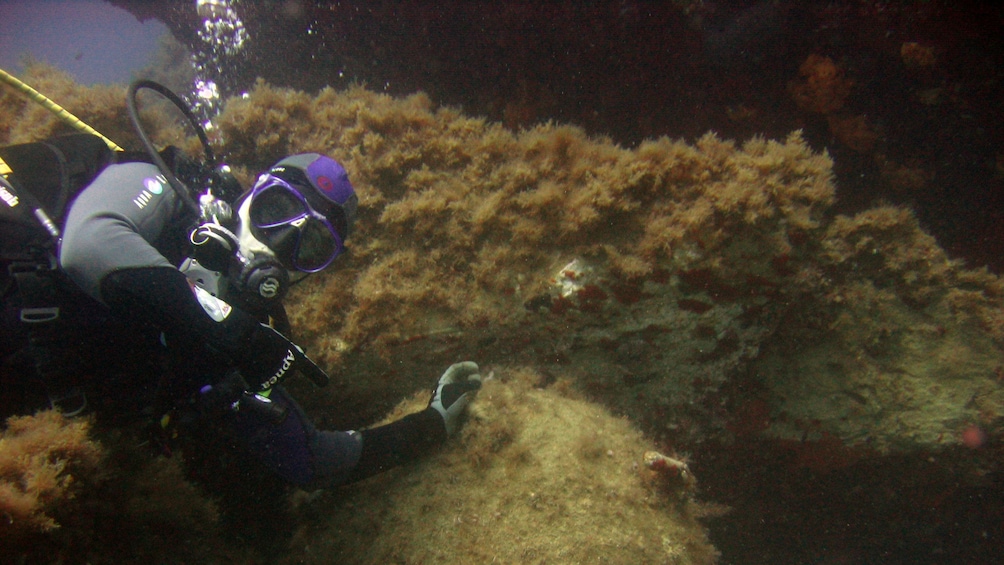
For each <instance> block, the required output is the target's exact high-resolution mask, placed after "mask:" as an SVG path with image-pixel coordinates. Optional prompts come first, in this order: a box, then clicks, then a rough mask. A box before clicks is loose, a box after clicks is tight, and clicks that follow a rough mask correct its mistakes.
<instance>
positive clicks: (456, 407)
mask: <svg viewBox="0 0 1004 565" xmlns="http://www.w3.org/2000/svg"><path fill="white" fill-rule="evenodd" d="M478 371H479V369H478V364H477V363H475V362H473V361H464V362H463V363H455V364H453V365H450V367H449V368H448V369H446V372H445V373H443V376H442V377H440V378H439V382H438V383H436V388H435V390H434V391H433V393H432V400H430V401H429V408H433V409H435V410H436V412H439V415H440V416H442V417H443V422H444V423H445V424H446V435H447V436H452V435H453V433H454V432H456V431H457V428H458V427H459V424H460V416H461V415H462V414H463V413H464V408H466V407H467V405H468V404H470V402H471V400H473V399H474V396H475V395H476V394H477V391H478V390H479V389H480V388H481V375H480V374H478Z"/></svg>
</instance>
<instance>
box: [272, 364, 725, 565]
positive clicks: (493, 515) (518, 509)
mask: <svg viewBox="0 0 1004 565" xmlns="http://www.w3.org/2000/svg"><path fill="white" fill-rule="evenodd" d="M541 378H542V377H541V376H540V375H538V374H535V373H534V372H533V371H532V370H530V369H526V368H498V369H496V370H495V372H494V377H493V378H492V379H488V380H486V381H485V384H484V387H483V389H482V390H481V391H480V392H479V394H478V397H477V399H476V400H475V401H474V403H472V405H471V409H470V416H469V421H468V423H467V425H466V426H465V427H464V428H463V431H462V435H461V437H460V438H459V441H458V442H456V443H452V444H449V445H447V446H446V447H445V448H443V450H442V451H441V452H440V453H438V454H436V455H434V456H432V457H430V458H428V459H426V460H424V461H422V462H420V463H418V464H415V465H411V466H408V467H405V468H401V469H397V470H395V471H391V472H389V473H387V474H384V475H381V476H377V477H374V478H372V479H368V480H367V481H365V482H363V483H359V484H357V485H352V486H351V487H348V488H344V489H340V490H336V491H333V492H330V493H325V494H323V495H321V496H319V497H316V498H313V499H311V500H310V501H309V502H307V503H305V508H304V513H306V514H309V515H311V516H312V518H311V519H310V520H307V521H306V523H305V524H304V526H303V527H302V529H301V531H300V532H299V534H298V538H297V539H295V540H294V542H293V544H292V546H293V547H294V548H298V549H294V550H293V551H292V552H291V553H290V554H289V555H287V556H286V558H285V560H284V561H283V563H345V564H350V563H373V564H376V563H425V562H441V563H624V564H628V563H680V564H683V563H693V564H697V563H713V562H714V561H715V557H716V552H715V550H714V548H713V547H712V546H711V545H710V544H709V543H708V540H707V538H706V531H705V529H704V526H703V525H702V524H701V523H700V522H698V521H697V517H698V516H701V515H705V514H706V513H707V509H708V508H712V509H713V507H708V506H705V505H703V504H701V503H699V502H697V501H695V500H694V498H693V490H692V483H691V482H688V481H678V482H676V483H672V484H671V483H669V482H668V481H664V480H662V479H661V478H660V477H662V473H661V472H660V471H652V470H649V468H647V467H646V466H645V465H644V463H643V457H644V456H645V453H646V451H648V450H651V449H652V446H651V445H650V444H649V443H648V442H647V441H646V440H644V439H643V437H642V435H641V433H640V432H639V431H638V430H637V429H636V428H635V427H634V426H632V425H631V423H630V422H628V421H626V420H624V419H623V418H616V417H614V416H613V415H611V414H610V413H609V412H607V411H606V410H604V409H603V408H601V407H599V406H597V405H595V404H593V403H589V402H585V401H582V400H578V399H574V398H568V397H565V396H562V395H561V394H559V391H560V390H561V389H560V387H549V388H536V387H535V386H534V383H537V382H539V381H540V379H541ZM426 401H427V395H426V394H421V395H420V396H419V397H417V399H416V400H415V401H413V402H411V403H407V404H405V405H402V406H401V407H399V408H398V414H394V415H392V416H390V417H388V419H393V418H395V417H398V416H399V414H400V413H401V412H407V411H410V410H415V409H420V408H421V407H422V406H424V403H425V402H426ZM688 473H689V471H688ZM652 475H658V477H655V476H652ZM691 476H692V475H691Z"/></svg>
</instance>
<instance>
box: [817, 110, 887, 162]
mask: <svg viewBox="0 0 1004 565" xmlns="http://www.w3.org/2000/svg"><path fill="white" fill-rule="evenodd" d="M826 121H827V123H829V125H830V132H831V133H832V134H833V137H836V138H837V139H838V140H840V142H841V143H843V144H844V145H846V146H848V147H850V148H851V149H853V150H855V151H857V152H858V153H869V152H871V150H872V149H874V148H875V143H876V142H878V140H879V134H878V133H877V132H876V131H875V128H873V127H872V126H871V125H870V124H869V123H868V118H866V117H865V116H849V115H846V114H843V113H838V114H830V115H828V116H826Z"/></svg>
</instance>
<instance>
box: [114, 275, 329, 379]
mask: <svg viewBox="0 0 1004 565" xmlns="http://www.w3.org/2000/svg"><path fill="white" fill-rule="evenodd" d="M101 296H102V298H103V299H104V301H105V303H106V304H108V306H109V307H110V308H111V309H112V310H113V311H114V312H117V313H118V314H119V315H120V316H123V317H125V318H127V319H134V320H142V321H144V322H146V323H149V324H151V325H153V326H154V327H156V328H158V329H160V330H161V331H163V332H165V333H167V334H168V336H169V339H170V335H172V334H173V335H184V336H190V337H194V338H196V339H197V340H198V341H201V342H204V343H206V344H208V345H210V346H212V347H213V348H214V349H216V350H217V351H220V352H222V353H224V354H225V355H226V356H227V357H228V358H229V359H230V360H231V362H232V364H233V365H234V366H236V367H238V368H239V369H240V371H241V375H242V376H243V377H244V379H245V380H246V381H247V382H248V385H249V386H250V387H251V388H252V389H253V391H260V390H265V389H267V388H269V387H271V386H274V385H275V384H278V383H279V382H281V381H282V380H283V379H285V378H286V377H288V376H289V375H290V374H292V373H294V372H299V373H303V374H304V375H306V376H307V377H308V378H310V380H311V381H313V382H314V383H315V384H317V385H319V386H323V385H324V384H327V382H328V376H327V375H326V374H325V373H324V371H322V370H321V368H320V367H318V366H317V365H316V364H314V362H313V361H311V360H310V359H308V358H307V356H306V355H304V353H303V350H302V349H301V348H300V347H299V346H297V345H296V344H294V343H292V342H291V341H289V340H288V339H286V338H285V337H284V336H283V335H282V334H280V333H279V332H277V331H275V330H274V329H272V328H271V327H269V326H267V325H264V324H261V323H259V322H258V320H256V319H255V318H254V317H253V316H251V315H250V314H247V313H246V312H243V311H241V310H239V309H237V308H233V307H231V306H230V305H229V304H227V303H226V302H223V301H222V300H220V299H218V298H216V297H214V296H213V295H211V294H209V293H208V292H206V291H205V290H202V289H201V288H199V287H197V286H193V285H192V284H190V283H189V281H188V279H187V278H186V277H185V275H184V274H183V273H182V272H181V271H178V270H177V269H174V268H170V267H140V268H135V269H123V270H121V271H115V272H113V273H111V274H109V275H108V276H106V277H105V278H104V280H102V282H101Z"/></svg>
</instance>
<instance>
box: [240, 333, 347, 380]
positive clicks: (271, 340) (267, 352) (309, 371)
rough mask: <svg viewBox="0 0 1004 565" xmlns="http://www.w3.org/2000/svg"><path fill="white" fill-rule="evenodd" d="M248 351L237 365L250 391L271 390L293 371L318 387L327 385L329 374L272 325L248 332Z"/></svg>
mask: <svg viewBox="0 0 1004 565" xmlns="http://www.w3.org/2000/svg"><path fill="white" fill-rule="evenodd" d="M247 349H248V350H247V352H246V354H245V356H243V357H242V359H241V360H240V361H239V362H238V366H239V367H240V369H241V374H242V375H243V376H244V379H245V380H246V381H247V382H248V384H249V385H250V386H251V388H252V392H258V391H262V390H267V389H270V388H272V387H273V386H275V385H277V384H279V383H281V382H282V381H284V380H285V379H286V378H288V377H289V376H290V375H291V374H293V373H294V372H296V373H300V374H302V375H304V376H305V377H307V378H308V379H310V380H311V381H313V383H314V384H316V385H317V386H324V385H326V384H328V375H327V374H326V373H325V372H324V371H323V370H321V368H320V367H318V366H317V365H316V364H315V363H314V362H313V361H311V360H310V359H309V358H308V357H307V356H306V355H305V354H304V353H303V349H302V348H300V346H299V345H296V344H295V343H293V342H291V341H289V340H288V339H286V337H285V336H283V335H282V334H281V333H279V332H277V331H275V329H273V328H272V327H271V326H267V325H265V324H258V328H257V329H256V330H254V331H253V332H252V333H251V336H250V339H249V343H248V348H247Z"/></svg>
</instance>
